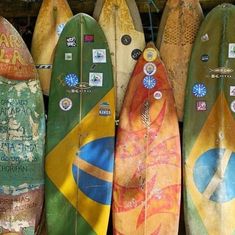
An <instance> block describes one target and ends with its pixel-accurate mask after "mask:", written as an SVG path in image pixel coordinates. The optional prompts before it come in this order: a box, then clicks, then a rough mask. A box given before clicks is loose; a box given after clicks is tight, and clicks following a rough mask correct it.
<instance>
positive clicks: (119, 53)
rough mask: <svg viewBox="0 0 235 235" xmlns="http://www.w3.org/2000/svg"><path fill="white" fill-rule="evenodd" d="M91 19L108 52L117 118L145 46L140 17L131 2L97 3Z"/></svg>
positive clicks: (134, 4) (110, 1) (107, 1)
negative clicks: (100, 31)
mask: <svg viewBox="0 0 235 235" xmlns="http://www.w3.org/2000/svg"><path fill="white" fill-rule="evenodd" d="M93 16H94V18H95V19H96V20H97V21H98V22H99V24H100V25H101V27H102V29H103V30H104V33H105V36H106V38H107V41H108V45H109V49H110V52H111V58H112V64H113V77H114V82H115V87H116V118H117V119H118V117H119V113H120V110H121V106H122V103H123V98H124V95H125V92H126V87H127V84H128V81H129V78H130V77H131V73H132V71H133V69H134V66H135V64H136V60H137V59H138V57H139V55H140V54H141V52H142V50H143V49H144V47H145V38H144V32H143V27H142V23H141V18H140V14H139V11H138V8H137V6H136V3H135V1H134V0H128V1H126V0H98V1H96V5H95V9H94V14H93Z"/></svg>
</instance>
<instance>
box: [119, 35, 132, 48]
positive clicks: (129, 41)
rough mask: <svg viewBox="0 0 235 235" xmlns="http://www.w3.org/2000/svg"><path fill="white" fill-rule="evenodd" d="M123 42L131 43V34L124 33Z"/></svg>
mask: <svg viewBox="0 0 235 235" xmlns="http://www.w3.org/2000/svg"><path fill="white" fill-rule="evenodd" d="M121 42H122V44H123V45H125V46H127V45H130V44H131V36H130V35H127V34H126V35H123V36H122V38H121Z"/></svg>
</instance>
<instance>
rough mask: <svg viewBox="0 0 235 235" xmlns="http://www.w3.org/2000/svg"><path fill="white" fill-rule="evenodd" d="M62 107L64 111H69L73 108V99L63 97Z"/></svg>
mask: <svg viewBox="0 0 235 235" xmlns="http://www.w3.org/2000/svg"><path fill="white" fill-rule="evenodd" d="M60 108H61V109H62V110H63V111H69V110H70V109H71V108H72V101H71V100H70V99H69V98H63V99H62V100H61V101H60Z"/></svg>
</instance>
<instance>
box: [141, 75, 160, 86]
mask: <svg viewBox="0 0 235 235" xmlns="http://www.w3.org/2000/svg"><path fill="white" fill-rule="evenodd" d="M143 84H144V87H145V88H147V89H152V88H154V87H155V86H156V84H157V80H156V79H155V78H154V77H152V76H147V77H145V78H144V80H143Z"/></svg>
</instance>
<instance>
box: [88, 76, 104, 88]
mask: <svg viewBox="0 0 235 235" xmlns="http://www.w3.org/2000/svg"><path fill="white" fill-rule="evenodd" d="M89 86H96V87H102V86H103V73H89Z"/></svg>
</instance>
